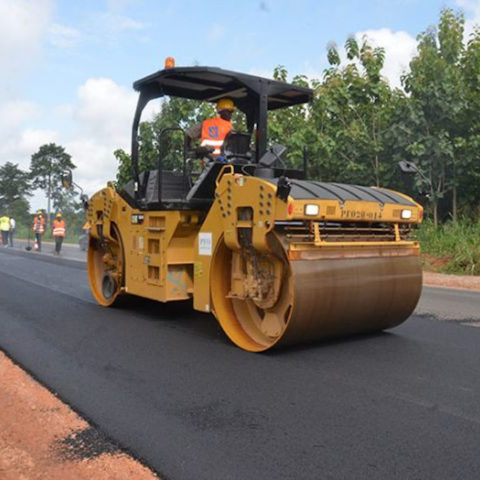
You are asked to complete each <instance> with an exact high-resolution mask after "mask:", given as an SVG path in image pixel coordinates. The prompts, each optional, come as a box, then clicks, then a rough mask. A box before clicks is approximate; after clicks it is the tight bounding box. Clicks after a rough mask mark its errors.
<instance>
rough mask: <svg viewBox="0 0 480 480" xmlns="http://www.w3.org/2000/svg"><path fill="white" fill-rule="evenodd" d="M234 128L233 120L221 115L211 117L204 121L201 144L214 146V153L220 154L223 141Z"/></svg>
mask: <svg viewBox="0 0 480 480" xmlns="http://www.w3.org/2000/svg"><path fill="white" fill-rule="evenodd" d="M231 130H232V122H229V121H228V120H224V119H223V118H221V117H215V118H209V119H207V120H204V121H203V123H202V135H201V137H200V139H201V142H200V145H201V146H202V147H206V146H209V147H213V148H214V149H215V150H214V152H213V154H214V155H220V152H221V148H222V145H223V141H224V140H225V137H226V136H227V134H228V133H229V132H230V131H231Z"/></svg>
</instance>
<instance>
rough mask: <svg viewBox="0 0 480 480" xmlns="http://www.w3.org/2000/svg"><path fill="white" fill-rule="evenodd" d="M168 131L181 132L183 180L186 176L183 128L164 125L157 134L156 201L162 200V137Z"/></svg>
mask: <svg viewBox="0 0 480 480" xmlns="http://www.w3.org/2000/svg"><path fill="white" fill-rule="evenodd" d="M168 132H182V133H183V168H182V174H183V179H184V180H185V178H186V169H187V150H186V141H187V140H186V136H185V130H184V129H183V128H181V127H166V128H162V130H160V133H159V135H158V173H157V180H158V185H157V192H158V201H159V202H161V201H162V178H163V176H162V171H163V168H162V167H163V152H162V138H163V136H164V134H165V133H168Z"/></svg>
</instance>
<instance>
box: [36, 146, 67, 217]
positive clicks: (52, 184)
mask: <svg viewBox="0 0 480 480" xmlns="http://www.w3.org/2000/svg"><path fill="white" fill-rule="evenodd" d="M75 168H76V167H75V165H74V164H73V162H72V157H71V156H70V155H69V154H68V153H67V152H65V149H64V148H63V147H62V146H60V145H56V144H54V143H49V144H46V145H42V146H41V147H40V148H39V150H38V151H37V152H36V153H34V154H33V155H32V159H31V162H30V178H31V180H32V186H33V188H38V189H42V190H45V193H46V195H47V222H49V221H50V212H51V210H50V207H51V201H52V199H53V197H54V196H56V195H59V191H60V190H61V189H62V183H61V177H62V174H63V173H65V172H66V171H68V170H73V169H75Z"/></svg>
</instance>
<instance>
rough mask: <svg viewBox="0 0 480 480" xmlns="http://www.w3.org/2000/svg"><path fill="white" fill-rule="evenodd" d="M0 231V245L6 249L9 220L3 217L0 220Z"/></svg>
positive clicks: (5, 216)
mask: <svg viewBox="0 0 480 480" xmlns="http://www.w3.org/2000/svg"><path fill="white" fill-rule="evenodd" d="M0 230H1V231H2V245H3V246H4V247H8V233H9V231H10V218H9V217H8V216H7V215H4V216H3V217H1V218H0Z"/></svg>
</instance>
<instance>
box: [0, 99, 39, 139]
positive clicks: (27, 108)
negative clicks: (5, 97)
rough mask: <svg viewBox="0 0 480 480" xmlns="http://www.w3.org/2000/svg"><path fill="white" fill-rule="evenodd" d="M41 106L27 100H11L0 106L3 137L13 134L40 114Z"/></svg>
mask: <svg viewBox="0 0 480 480" xmlns="http://www.w3.org/2000/svg"><path fill="white" fill-rule="evenodd" d="M39 111H40V109H39V106H38V105H37V104H36V103H34V102H30V101H27V100H11V101H6V102H3V103H1V104H0V132H1V136H2V137H5V138H6V137H7V136H9V135H11V134H12V132H14V131H15V130H16V129H17V128H18V127H19V126H21V125H22V124H23V123H24V122H25V121H27V120H30V119H32V118H34V117H36V116H38V114H39Z"/></svg>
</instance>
